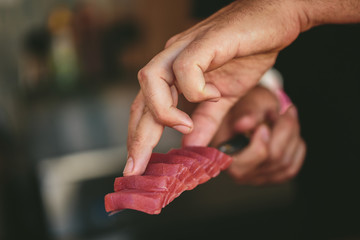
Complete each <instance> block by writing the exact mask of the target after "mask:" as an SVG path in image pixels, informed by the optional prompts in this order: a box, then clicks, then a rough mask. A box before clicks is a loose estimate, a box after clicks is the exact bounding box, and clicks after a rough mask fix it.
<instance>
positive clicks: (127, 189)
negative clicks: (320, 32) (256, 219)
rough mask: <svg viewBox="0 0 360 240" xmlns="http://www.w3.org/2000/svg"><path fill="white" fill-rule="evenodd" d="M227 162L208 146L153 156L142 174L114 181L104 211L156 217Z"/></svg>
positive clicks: (211, 176)
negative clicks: (125, 211) (137, 212)
mask: <svg viewBox="0 0 360 240" xmlns="http://www.w3.org/2000/svg"><path fill="white" fill-rule="evenodd" d="M231 162H232V158H231V157H230V156H228V155H226V154H224V153H222V152H220V151H218V150H217V149H215V148H210V147H185V148H181V149H172V150H170V151H169V152H168V153H166V154H161V153H153V154H152V155H151V158H150V161H149V164H148V166H147V168H146V170H145V173H144V174H143V175H141V176H128V177H118V178H116V179H115V183H114V191H115V192H113V193H109V194H107V195H106V196H105V209H106V211H107V212H110V213H113V212H117V211H120V210H123V209H134V210H138V211H142V212H145V213H148V214H159V213H160V212H161V209H162V208H163V207H165V206H166V205H168V204H169V203H170V202H171V201H173V200H174V199H175V198H177V197H178V196H179V195H180V194H181V193H182V192H184V191H186V190H192V189H194V188H195V187H196V186H197V185H199V184H202V183H204V182H206V181H208V180H209V179H211V178H213V177H216V176H217V175H218V174H219V173H220V171H221V170H224V169H226V168H228V167H229V166H230V164H231Z"/></svg>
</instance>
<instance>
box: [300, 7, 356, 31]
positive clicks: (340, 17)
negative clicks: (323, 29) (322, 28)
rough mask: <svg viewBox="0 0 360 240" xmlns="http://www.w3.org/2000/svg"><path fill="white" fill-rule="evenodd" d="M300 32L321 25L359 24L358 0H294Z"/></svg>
mask: <svg viewBox="0 0 360 240" xmlns="http://www.w3.org/2000/svg"><path fill="white" fill-rule="evenodd" d="M294 3H295V5H296V8H297V9H298V11H299V19H300V21H301V32H304V31H306V30H308V29H310V28H312V27H315V26H318V25H322V24H346V23H358V22H360V14H359V12H360V1H359V0H294Z"/></svg>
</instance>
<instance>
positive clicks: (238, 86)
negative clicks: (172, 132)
mask: <svg viewBox="0 0 360 240" xmlns="http://www.w3.org/2000/svg"><path fill="white" fill-rule="evenodd" d="M359 10H360V4H359V0H332V1H328V0H301V1H299V0H238V1H235V2H233V3H232V4H230V5H229V6H227V7H225V8H223V9H221V10H219V11H218V12H216V13H215V14H213V15H212V16H210V17H209V18H207V19H206V20H204V21H202V22H200V23H199V24H197V25H195V26H194V27H192V28H190V29H189V30H187V31H185V32H183V33H181V34H178V35H176V36H174V37H172V38H171V39H170V40H169V41H168V42H167V43H166V46H165V49H164V50H163V51H162V52H160V53H159V54H157V55H156V56H155V57H154V58H153V59H152V60H151V61H150V62H149V63H148V64H147V65H146V66H145V67H144V68H143V69H141V70H140V71H139V74H138V78H139V82H140V86H141V92H140V93H139V95H138V97H137V98H136V100H135V102H134V104H133V107H132V110H131V116H130V123H129V135H128V153H129V158H128V163H127V165H126V167H125V170H124V175H138V174H142V173H143V172H144V170H145V168H146V165H147V163H148V161H149V158H150V155H151V152H152V149H153V148H154V146H155V145H156V144H157V143H158V141H159V139H160V136H161V134H162V131H163V128H164V126H169V127H172V128H174V129H176V130H178V131H180V132H181V133H183V134H187V135H186V136H185V139H184V144H186V145H207V144H208V143H209V141H210V139H212V137H213V135H214V133H215V132H216V131H217V129H218V126H219V125H220V123H221V122H222V119H223V117H224V116H225V115H226V113H227V112H228V110H229V109H230V108H231V107H232V106H233V105H234V103H235V102H237V101H238V99H239V98H240V97H241V96H243V95H244V94H245V93H246V92H247V91H248V90H249V89H251V88H252V87H253V86H255V84H256V83H257V81H258V80H259V78H260V77H261V76H262V74H263V73H265V71H267V70H268V69H269V68H270V67H272V65H273V64H274V62H275V59H276V57H277V55H278V53H279V51H280V50H282V49H283V48H285V47H286V46H288V45H289V44H290V43H291V42H293V41H294V40H295V39H296V37H297V36H298V35H299V33H300V32H302V31H305V30H307V29H309V28H310V27H312V26H314V25H319V24H323V23H346V22H357V21H360V15H359V14H358V13H359ZM180 93H182V94H184V96H185V98H186V99H187V100H188V101H190V102H201V104H200V105H199V106H198V108H197V109H196V110H195V112H194V114H193V116H192V119H191V118H190V117H189V116H188V115H187V114H185V113H184V112H182V111H180V110H179V109H178V108H177V107H176V106H177V95H178V94H180ZM212 102H218V104H216V105H214V104H212Z"/></svg>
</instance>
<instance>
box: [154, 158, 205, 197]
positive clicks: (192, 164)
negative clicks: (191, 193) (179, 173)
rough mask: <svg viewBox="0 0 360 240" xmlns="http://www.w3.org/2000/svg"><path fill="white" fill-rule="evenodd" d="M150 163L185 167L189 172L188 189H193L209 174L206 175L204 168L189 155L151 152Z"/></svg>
mask: <svg viewBox="0 0 360 240" xmlns="http://www.w3.org/2000/svg"><path fill="white" fill-rule="evenodd" d="M150 163H169V164H182V165H184V166H185V167H187V168H188V169H189V171H190V173H191V175H190V176H189V181H187V182H189V188H188V189H189V190H192V189H194V188H195V187H196V186H197V185H199V182H200V181H203V179H204V178H206V179H207V180H209V175H207V173H206V172H205V170H204V169H203V168H202V167H201V166H200V164H199V162H198V161H197V160H196V159H193V158H190V157H186V156H181V155H175V154H162V153H153V154H152V155H151V158H150Z"/></svg>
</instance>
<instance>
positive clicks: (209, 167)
mask: <svg viewBox="0 0 360 240" xmlns="http://www.w3.org/2000/svg"><path fill="white" fill-rule="evenodd" d="M168 153H169V154H176V155H181V156H186V157H191V158H194V159H196V160H197V161H198V162H199V164H200V166H202V168H203V169H204V170H205V172H206V173H207V175H208V176H209V179H210V178H211V177H212V176H213V175H214V174H215V173H216V172H217V167H216V166H215V165H213V164H212V161H211V160H210V159H209V158H207V157H204V156H203V155H201V154H198V153H196V152H192V151H189V150H184V149H171V150H170V151H169V152H168ZM209 179H207V180H205V179H203V180H202V181H199V184H201V183H204V182H206V181H208V180H209Z"/></svg>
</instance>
